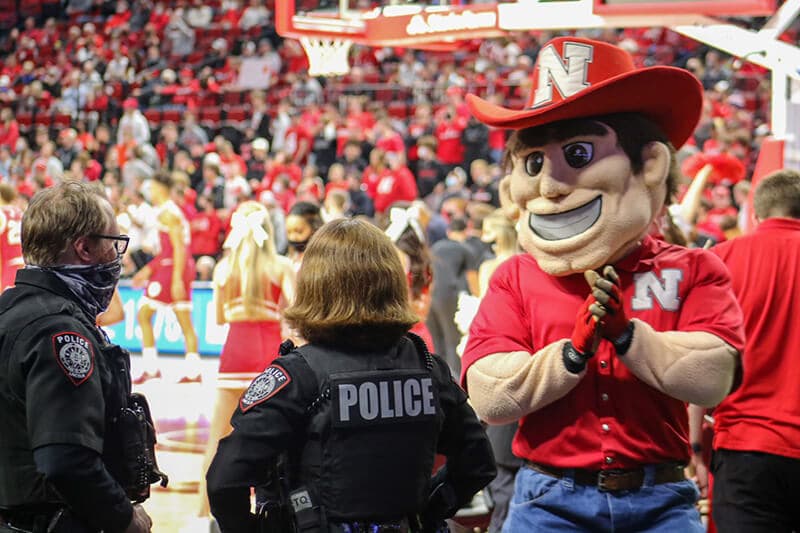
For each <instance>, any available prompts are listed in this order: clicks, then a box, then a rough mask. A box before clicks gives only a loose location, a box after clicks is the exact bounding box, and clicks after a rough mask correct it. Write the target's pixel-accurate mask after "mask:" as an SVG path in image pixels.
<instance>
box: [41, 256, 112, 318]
mask: <svg viewBox="0 0 800 533" xmlns="http://www.w3.org/2000/svg"><path fill="white" fill-rule="evenodd" d="M43 270H48V271H50V272H52V273H54V274H55V275H56V276H58V277H59V279H61V281H63V282H64V283H66V284H67V286H68V287H69V289H70V291H72V293H73V294H75V296H77V298H78V299H79V300H80V302H81V305H82V306H83V307H84V309H86V310H87V311H88V312H89V313H90V314H91V315H92V316H93V317H96V316H97V315H99V314H100V313H102V312H103V311H105V310H106V309H108V305H109V304H110V303H111V298H112V297H113V296H114V289H115V288H116V286H117V282H118V281H119V276H120V274H121V273H122V260H121V259H120V258H119V257H118V258H116V259H114V260H113V261H109V262H108V263H101V264H99V265H59V266H55V267H47V268H43Z"/></svg>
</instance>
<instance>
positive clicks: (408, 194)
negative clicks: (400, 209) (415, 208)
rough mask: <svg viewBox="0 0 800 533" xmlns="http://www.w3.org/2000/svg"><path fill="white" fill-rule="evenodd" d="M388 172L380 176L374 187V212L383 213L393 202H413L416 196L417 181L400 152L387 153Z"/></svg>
mask: <svg viewBox="0 0 800 533" xmlns="http://www.w3.org/2000/svg"><path fill="white" fill-rule="evenodd" d="M386 159H387V161H388V163H389V172H387V173H384V174H383V175H382V176H381V179H380V181H378V184H377V186H376V188H375V196H374V198H373V200H374V201H375V212H376V213H384V212H386V210H387V209H389V207H390V206H391V205H392V204H393V203H395V202H413V201H414V200H416V198H417V181H416V180H415V179H414V174H412V173H411V171H410V170H409V169H408V167H407V166H406V163H405V156H404V155H403V154H402V153H399V154H398V153H388V154H386Z"/></svg>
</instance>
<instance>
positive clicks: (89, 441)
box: [14, 315, 105, 453]
mask: <svg viewBox="0 0 800 533" xmlns="http://www.w3.org/2000/svg"><path fill="white" fill-rule="evenodd" d="M14 349H15V350H19V353H20V357H21V359H20V361H21V365H22V373H23V376H24V379H25V398H26V405H25V407H26V410H27V413H26V415H27V424H28V435H29V437H30V440H31V446H32V447H33V448H34V449H36V448H38V447H41V446H46V445H49V444H74V445H78V446H83V447H86V448H89V449H90V450H94V451H95V452H97V453H102V452H103V437H104V434H105V399H104V396H103V388H102V383H101V379H100V369H99V368H97V361H96V358H97V357H98V355H99V351H98V349H97V347H96V346H95V344H94V335H93V334H91V333H90V332H89V331H87V329H86V327H85V326H83V324H82V323H81V322H79V321H78V320H77V319H75V318H73V317H71V316H60V315H58V316H52V315H51V316H46V317H42V318H41V319H39V320H37V321H35V322H33V323H32V324H31V325H29V326H28V327H26V328H25V329H23V330H22V332H21V333H20V336H19V338H18V340H17V343H16V346H15V348H14Z"/></svg>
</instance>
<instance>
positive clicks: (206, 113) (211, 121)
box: [200, 106, 222, 129]
mask: <svg viewBox="0 0 800 533" xmlns="http://www.w3.org/2000/svg"><path fill="white" fill-rule="evenodd" d="M200 125H201V126H206V127H208V128H213V129H217V128H219V127H220V126H221V125H222V109H220V108H219V107H217V106H214V107H205V106H201V107H200Z"/></svg>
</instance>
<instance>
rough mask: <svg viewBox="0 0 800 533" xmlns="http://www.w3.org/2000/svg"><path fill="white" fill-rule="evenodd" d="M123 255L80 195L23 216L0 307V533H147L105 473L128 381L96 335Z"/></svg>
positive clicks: (93, 192) (56, 197)
mask: <svg viewBox="0 0 800 533" xmlns="http://www.w3.org/2000/svg"><path fill="white" fill-rule="evenodd" d="M126 246H127V237H126V236H124V235H120V234H119V228H118V227H117V223H116V220H115V218H114V213H113V211H112V209H111V205H110V204H109V202H108V200H106V199H105V198H104V197H103V196H102V195H101V194H100V191H98V189H95V188H93V187H92V186H90V185H88V184H83V183H75V182H65V183H62V184H60V185H57V186H55V187H52V188H49V189H45V190H43V191H41V192H39V193H37V195H36V196H34V198H33V200H32V201H31V203H30V206H29V208H28V210H27V211H26V212H25V214H24V216H23V219H22V252H23V255H24V258H25V262H26V265H27V266H26V267H25V268H24V269H23V270H20V271H19V272H17V277H16V286H15V287H14V288H11V289H9V290H7V291H6V292H4V293H3V295H2V296H0V427H2V428H3V429H2V431H0V532H6V531H15V532H25V531H27V532H34V533H38V532H45V531H46V532H51V531H53V532H58V533H61V532H65V533H87V532H99V531H103V532H104V533H111V532H126V533H142V532H147V531H150V526H151V521H150V518H149V517H148V516H147V513H146V512H145V511H144V509H143V508H142V507H141V506H138V505H137V506H134V505H132V504H131V501H130V499H129V498H128V496H127V495H126V492H125V491H124V489H123V487H122V486H121V485H120V484H119V483H118V482H117V481H115V479H114V477H112V473H111V472H110V470H109V468H108V465H109V464H111V460H112V458H113V456H114V454H115V452H117V451H118V450H115V449H114V448H115V447H114V446H111V445H110V444H109V442H110V441H109V432H108V428H109V425H110V418H111V417H112V416H113V415H114V413H118V412H119V409H120V407H121V406H122V402H124V399H125V398H126V397H127V394H128V393H129V389H130V370H129V361H128V358H127V352H124V351H123V350H121V349H120V348H119V347H117V346H114V345H112V344H110V343H109V342H108V340H107V339H106V337H105V336H104V335H103V334H102V332H101V331H100V330H99V329H98V328H97V327H96V326H95V318H96V317H97V315H98V314H99V313H100V312H101V311H103V310H105V309H106V307H107V306H108V304H109V302H110V301H111V297H112V294H113V292H114V288H115V286H116V284H117V281H118V279H119V275H120V256H121V255H122V254H123V253H124V251H125V248H126Z"/></svg>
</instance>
